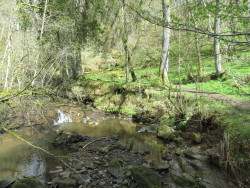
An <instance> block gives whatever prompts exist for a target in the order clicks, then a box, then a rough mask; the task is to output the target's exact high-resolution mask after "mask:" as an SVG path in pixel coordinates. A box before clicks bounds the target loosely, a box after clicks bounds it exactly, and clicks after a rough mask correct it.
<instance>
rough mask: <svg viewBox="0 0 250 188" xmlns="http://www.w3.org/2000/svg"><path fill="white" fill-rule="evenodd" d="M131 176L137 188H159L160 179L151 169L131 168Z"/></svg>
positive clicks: (142, 167)
mask: <svg viewBox="0 0 250 188" xmlns="http://www.w3.org/2000/svg"><path fill="white" fill-rule="evenodd" d="M131 174H132V177H133V179H134V181H135V182H136V183H137V185H138V187H143V188H161V187H162V180H161V177H160V176H159V175H158V174H157V173H156V172H154V171H153V170H151V169H148V168H146V167H144V166H133V167H132V168H131Z"/></svg>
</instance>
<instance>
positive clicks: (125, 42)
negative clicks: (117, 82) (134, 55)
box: [122, 0, 137, 82]
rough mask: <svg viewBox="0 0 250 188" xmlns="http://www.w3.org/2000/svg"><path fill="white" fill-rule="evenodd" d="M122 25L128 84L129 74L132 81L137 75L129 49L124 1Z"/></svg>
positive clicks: (127, 80) (123, 3)
mask: <svg viewBox="0 0 250 188" xmlns="http://www.w3.org/2000/svg"><path fill="white" fill-rule="evenodd" d="M122 23H123V36H122V43H123V48H124V51H125V61H126V65H125V67H126V82H129V73H130V74H131V77H132V81H133V82H135V81H136V79H137V78H136V75H135V72H134V70H133V68H132V67H131V57H130V53H129V49H128V30H127V23H126V17H125V1H124V0H123V1H122Z"/></svg>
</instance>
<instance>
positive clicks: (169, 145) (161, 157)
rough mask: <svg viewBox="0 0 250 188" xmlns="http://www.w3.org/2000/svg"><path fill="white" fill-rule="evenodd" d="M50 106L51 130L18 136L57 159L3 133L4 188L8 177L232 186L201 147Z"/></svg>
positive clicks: (0, 174) (64, 182) (74, 108)
mask: <svg viewBox="0 0 250 188" xmlns="http://www.w3.org/2000/svg"><path fill="white" fill-rule="evenodd" d="M50 105H51V106H50V107H52V106H53V108H54V109H53V110H52V111H53V112H52V111H51V113H54V114H55V115H54V116H55V118H54V119H51V122H53V126H52V127H50V128H48V129H46V130H43V131H39V132H38V131H36V129H35V128H32V127H25V128H23V129H20V130H19V131H18V134H20V135H21V136H23V138H24V139H26V140H28V141H30V142H32V143H33V144H34V145H36V146H38V147H41V148H43V149H45V150H46V151H48V152H50V153H51V154H53V155H54V156H56V157H54V156H50V155H48V154H46V153H44V152H42V151H40V150H37V149H34V148H32V147H30V146H29V145H27V144H26V143H24V142H23V141H21V140H18V139H17V138H15V137H12V136H11V135H8V134H0V148H1V150H0V164H1V165H0V180H1V179H2V184H1V181H0V187H1V186H2V187H4V188H5V187H8V186H7V185H8V178H10V177H11V178H12V179H10V180H9V181H13V179H15V180H14V181H16V179H25V178H27V177H35V178H36V179H37V180H39V181H40V182H41V183H42V184H43V185H42V186H41V187H153V186H155V187H218V188H219V187H221V188H222V187H223V188H225V187H234V186H233V184H230V183H228V180H227V179H226V178H225V177H224V176H223V174H222V173H221V171H220V170H219V168H218V167H216V166H215V165H213V164H211V161H210V158H209V156H207V155H205V154H203V153H202V152H201V151H200V150H199V148H198V147H190V148H185V149H182V148H178V146H177V144H176V143H174V142H166V141H163V140H161V139H159V138H158V137H157V136H156V134H155V127H154V126H148V125H143V124H138V123H134V122H132V121H131V119H129V118H124V117H123V118H121V117H117V116H113V115H109V114H106V113H103V112H100V111H97V110H95V109H92V108H87V109H86V108H82V107H81V106H79V105H64V104H56V105H55V104H50ZM56 116H57V117H56ZM63 135H67V136H66V137H65V136H63ZM68 135H71V136H68ZM72 135H76V136H72ZM60 137H63V139H65V140H63V139H61V138H60ZM59 140H60V141H59ZM5 146H8V147H5ZM62 161H63V162H62ZM4 179H5V185H4V184H3V180H4ZM156 179H160V183H159V181H158V182H157V181H156ZM14 181H13V182H14ZM6 182H7V183H6ZM10 183H11V182H9V184H10ZM14 185H15V184H14ZM2 187H1V188H2ZM38 187H39V186H38Z"/></svg>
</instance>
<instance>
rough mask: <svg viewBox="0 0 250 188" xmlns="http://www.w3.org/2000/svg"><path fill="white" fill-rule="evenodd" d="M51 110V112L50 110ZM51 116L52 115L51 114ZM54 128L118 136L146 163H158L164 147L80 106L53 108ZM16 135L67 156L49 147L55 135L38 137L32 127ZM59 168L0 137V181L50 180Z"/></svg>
mask: <svg viewBox="0 0 250 188" xmlns="http://www.w3.org/2000/svg"><path fill="white" fill-rule="evenodd" d="M52 111H53V110H52ZM51 113H52V112H51ZM53 113H55V114H57V115H56V116H58V117H57V118H55V120H54V126H53V129H56V130H62V131H64V132H69V133H79V134H82V135H86V136H97V137H99V136H114V135H117V136H119V142H120V144H122V145H124V146H125V147H127V148H129V149H130V150H132V151H135V152H145V151H147V152H148V153H149V154H148V155H146V156H145V158H146V159H147V160H152V161H155V162H160V161H161V151H162V150H163V148H164V144H163V143H162V141H161V140H159V139H158V138H157V137H156V136H155V135H153V134H150V133H138V130H139V129H140V127H143V125H139V124H136V123H133V122H131V121H130V120H125V119H122V118H117V117H113V116H110V115H106V114H104V113H103V112H98V111H96V110H92V109H83V108H81V107H80V106H77V105H72V106H66V105H59V106H58V105H55V109H54V112H53ZM18 134H20V135H22V136H23V138H24V139H27V140H28V141H30V142H32V143H33V144H35V145H37V146H39V147H41V148H43V149H45V150H47V151H49V152H51V153H53V154H54V155H55V156H66V155H67V154H68V152H69V151H68V149H67V148H66V147H63V146H56V147H55V146H52V144H51V140H53V137H54V136H55V133H51V132H50V131H44V132H42V133H41V132H40V133H39V134H38V133H37V132H35V131H34V129H32V128H24V129H23V130H21V131H19V132H18ZM58 165H62V164H60V162H59V161H58V160H56V159H55V158H54V157H52V156H48V155H47V154H44V153H43V152H41V151H38V150H36V149H33V148H32V147H30V146H28V145H27V144H26V143H24V142H22V141H20V140H18V139H17V138H15V137H12V136H10V135H7V134H0V178H1V177H9V176H12V177H23V176H35V177H37V178H38V179H39V180H41V181H42V182H45V181H47V180H48V179H49V174H48V172H49V171H50V170H51V169H53V168H54V167H56V166H58Z"/></svg>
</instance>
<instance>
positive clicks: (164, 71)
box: [160, 0, 171, 84]
mask: <svg viewBox="0 0 250 188" xmlns="http://www.w3.org/2000/svg"><path fill="white" fill-rule="evenodd" d="M162 10H163V20H164V23H165V24H164V25H166V24H168V23H169V22H170V20H171V17H170V7H169V5H167V4H166V2H165V0H162ZM170 34H171V33H170V29H169V28H167V26H164V27H163V34H162V35H163V36H162V38H163V39H162V54H161V70H160V76H161V80H162V82H163V83H164V84H168V83H169V79H168V66H169V50H170Z"/></svg>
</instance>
